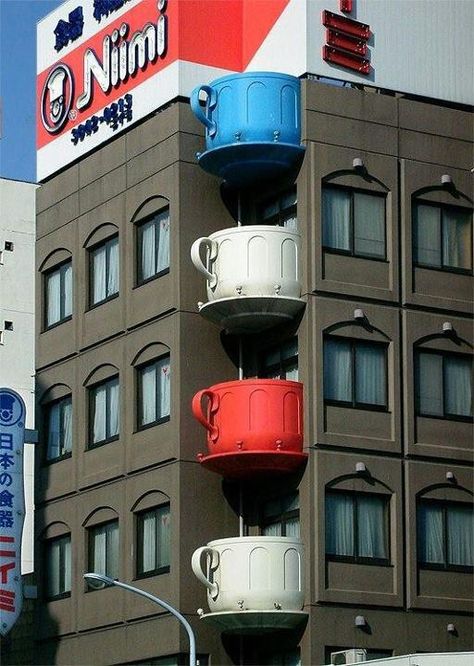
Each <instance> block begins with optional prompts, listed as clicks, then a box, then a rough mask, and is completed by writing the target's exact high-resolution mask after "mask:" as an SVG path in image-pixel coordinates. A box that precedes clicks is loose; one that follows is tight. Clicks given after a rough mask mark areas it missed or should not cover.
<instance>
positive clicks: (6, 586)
mask: <svg viewBox="0 0 474 666" xmlns="http://www.w3.org/2000/svg"><path fill="white" fill-rule="evenodd" d="M25 415H26V409H25V403H24V402H23V400H22V398H21V397H20V396H19V395H18V393H16V392H15V391H12V390H11V389H8V388H0V635H1V636H5V635H6V634H7V633H8V632H9V631H10V629H11V628H12V627H13V625H14V624H15V622H16V621H17V619H18V617H19V615H20V613H21V608H22V605H23V589H22V581H21V536H22V532H23V523H24V521H25V497H24V490H23V449H24V443H25Z"/></svg>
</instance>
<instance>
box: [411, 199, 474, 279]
mask: <svg viewBox="0 0 474 666" xmlns="http://www.w3.org/2000/svg"><path fill="white" fill-rule="evenodd" d="M413 219H414V224H413V242H414V261H415V263H416V264H417V265H418V266H426V267H428V268H439V269H445V270H449V271H458V272H470V271H471V270H472V211H470V210H467V209H466V208H455V207H453V206H442V205H436V204H430V203H424V202H421V201H418V202H415V204H414V207H413Z"/></svg>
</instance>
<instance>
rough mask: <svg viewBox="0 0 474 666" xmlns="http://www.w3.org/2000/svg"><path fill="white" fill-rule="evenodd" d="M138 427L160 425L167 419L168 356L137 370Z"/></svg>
mask: <svg viewBox="0 0 474 666" xmlns="http://www.w3.org/2000/svg"><path fill="white" fill-rule="evenodd" d="M137 373H138V410H137V417H138V427H139V428H144V427H146V426H150V425H155V424H157V423H162V422H163V421H166V420H168V419H169V415H170V400H171V388H170V382H171V366H170V357H169V355H166V356H163V357H161V358H159V359H156V360H155V361H151V362H150V363H147V364H146V365H142V366H141V367H139V368H138V369H137Z"/></svg>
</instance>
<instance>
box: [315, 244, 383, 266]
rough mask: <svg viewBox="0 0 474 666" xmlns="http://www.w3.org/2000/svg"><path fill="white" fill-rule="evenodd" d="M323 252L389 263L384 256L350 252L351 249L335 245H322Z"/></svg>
mask: <svg viewBox="0 0 474 666" xmlns="http://www.w3.org/2000/svg"><path fill="white" fill-rule="evenodd" d="M323 252H327V253H328V254H336V255H339V256H340V257H348V258H350V259H364V260H365V261H377V262H379V263H381V264H387V265H389V264H390V261H389V260H388V259H387V257H386V256H385V257H374V256H372V255H370V254H356V253H355V252H351V250H341V249H338V248H336V247H328V246H326V245H323Z"/></svg>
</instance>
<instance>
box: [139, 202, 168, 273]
mask: <svg viewBox="0 0 474 666" xmlns="http://www.w3.org/2000/svg"><path fill="white" fill-rule="evenodd" d="M169 267H170V209H169V207H168V206H167V207H166V208H162V209H161V210H159V211H158V212H157V213H155V214H154V215H151V216H150V217H148V218H146V219H145V220H143V221H142V222H140V223H139V224H138V225H137V282H138V284H142V283H143V282H147V281H148V280H151V279H152V278H154V277H159V276H160V275H163V274H164V273H167V272H168V270H169Z"/></svg>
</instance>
